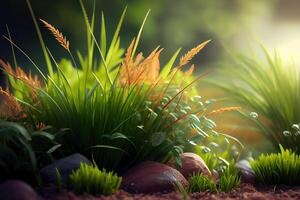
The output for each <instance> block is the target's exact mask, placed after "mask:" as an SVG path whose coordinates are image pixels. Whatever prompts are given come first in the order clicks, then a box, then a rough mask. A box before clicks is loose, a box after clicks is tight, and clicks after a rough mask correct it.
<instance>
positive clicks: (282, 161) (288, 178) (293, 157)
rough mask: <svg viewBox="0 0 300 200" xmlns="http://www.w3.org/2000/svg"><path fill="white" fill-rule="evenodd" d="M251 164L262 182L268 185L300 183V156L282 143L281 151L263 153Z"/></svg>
mask: <svg viewBox="0 0 300 200" xmlns="http://www.w3.org/2000/svg"><path fill="white" fill-rule="evenodd" d="M250 164H251V167H252V169H253V171H254V173H255V176H256V178H257V179H258V181H259V182H260V183H263V184H266V185H279V184H285V185H298V184H299V183H300V156H299V155H297V154H295V153H294V152H292V151H291V150H288V149H284V148H283V147H282V146H281V145H280V153H277V154H275V153H272V154H269V155H264V154H262V155H260V156H259V157H258V159H257V160H254V161H252V162H251V163H250Z"/></svg>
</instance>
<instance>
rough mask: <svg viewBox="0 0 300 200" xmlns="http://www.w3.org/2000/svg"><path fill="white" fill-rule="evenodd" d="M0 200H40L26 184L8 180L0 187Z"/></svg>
mask: <svg viewBox="0 0 300 200" xmlns="http://www.w3.org/2000/svg"><path fill="white" fill-rule="evenodd" d="M0 199H3V200H42V198H41V197H40V196H39V195H38V194H37V193H36V192H35V191H34V189H33V188H32V187H31V186H30V185H28V184H27V183H25V182H23V181H19V180H8V181H5V182H4V183H2V184H1V185H0Z"/></svg>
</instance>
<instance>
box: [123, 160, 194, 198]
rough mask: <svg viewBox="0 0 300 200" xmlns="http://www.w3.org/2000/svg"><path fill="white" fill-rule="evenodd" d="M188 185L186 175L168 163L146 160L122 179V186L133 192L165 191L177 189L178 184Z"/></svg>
mask: <svg viewBox="0 0 300 200" xmlns="http://www.w3.org/2000/svg"><path fill="white" fill-rule="evenodd" d="M178 183H181V184H182V186H183V187H186V186H187V184H188V182H187V180H186V179H185V178H184V176H183V175H182V174H181V173H180V172H179V171H177V170H176V169H173V168H172V167H169V166H167V165H164V164H161V163H158V162H153V161H145V162H142V163H140V164H139V165H137V166H136V167H134V168H132V169H131V170H129V171H128V172H127V173H126V174H125V175H124V176H123V180H122V186H121V187H122V188H123V189H124V190H126V191H128V192H131V193H145V194H151V193H158V192H160V193H164V192H170V191H175V190H176V189H177V188H176V184H178Z"/></svg>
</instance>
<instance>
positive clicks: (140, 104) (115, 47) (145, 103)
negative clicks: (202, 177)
mask: <svg viewBox="0 0 300 200" xmlns="http://www.w3.org/2000/svg"><path fill="white" fill-rule="evenodd" d="M79 3H80V6H81V8H82V13H83V18H84V20H85V25H86V32H87V34H86V36H87V42H86V44H87V52H86V54H83V53H78V56H77V57H75V56H74V55H73V51H75V50H74V49H73V48H72V45H71V42H69V41H68V40H67V38H66V37H65V36H64V35H63V34H62V32H60V30H58V29H57V28H55V27H54V26H53V25H51V24H50V23H48V22H46V21H45V20H40V23H41V24H42V25H43V26H45V28H47V29H48V30H49V31H50V33H51V34H52V35H54V37H55V39H56V40H57V42H58V43H59V45H60V46H61V47H62V48H64V49H65V50H66V54H67V55H68V57H67V58H65V59H63V60H62V61H61V62H58V61H57V59H56V58H55V57H54V56H53V54H52V53H51V50H50V49H48V48H46V46H45V45H44V42H43V38H42V36H41V35H40V34H39V39H40V41H41V44H42V49H43V50H45V51H43V52H44V54H45V55H44V56H45V60H46V63H47V67H48V72H49V74H45V73H43V72H42V70H41V68H40V67H39V66H38V65H37V64H36V63H35V62H34V61H33V60H32V59H31V58H30V57H29V56H28V54H26V53H25V52H24V51H23V50H22V49H21V48H20V47H19V46H18V45H17V44H15V43H14V42H13V41H12V39H11V38H10V36H8V37H5V38H6V39H7V40H8V41H9V42H10V43H11V44H12V47H13V49H17V50H18V51H20V52H21V53H23V54H24V56H25V57H27V58H28V60H29V61H30V62H31V64H32V66H33V67H34V69H35V70H36V71H37V72H38V76H32V75H31V74H26V73H25V72H24V71H23V70H22V69H21V68H19V67H17V66H14V67H15V68H14V67H13V66H11V65H10V64H9V63H5V62H3V61H2V62H1V66H2V68H3V70H4V71H5V72H6V73H7V75H8V77H9V81H10V85H11V89H12V91H13V95H14V97H15V98H16V100H17V102H18V103H19V104H20V105H21V107H22V112H23V113H25V116H26V123H27V124H30V125H31V126H32V127H35V126H36V124H41V123H42V124H46V125H51V126H53V127H54V128H56V129H58V130H59V129H63V130H64V129H65V128H68V130H69V131H66V132H65V134H63V135H60V137H59V138H58V140H57V141H58V142H59V145H60V146H57V151H56V152H57V155H59V156H64V155H69V154H71V153H74V152H78V153H82V154H84V155H86V156H87V157H88V158H90V159H93V160H95V162H96V163H97V165H98V166H99V167H101V168H105V169H107V170H114V171H115V172H117V173H123V172H124V171H126V170H127V169H128V168H130V167H132V166H133V165H135V164H137V163H139V162H141V161H144V160H155V161H161V162H163V161H166V160H168V159H169V158H170V157H171V156H173V157H175V160H176V164H178V165H180V158H179V155H180V154H181V153H182V152H183V149H184V147H185V146H186V145H187V144H193V145H197V144H200V143H201V142H202V141H203V139H204V138H206V137H208V136H209V135H211V134H213V133H215V132H214V131H213V129H214V128H215V126H216V124H215V123H214V122H213V121H212V120H210V119H209V118H207V117H206V114H207V113H208V112H207V111H208V107H209V104H210V102H209V101H207V102H205V103H203V102H202V101H201V97H199V96H190V95H189V91H190V89H191V87H192V86H193V84H195V83H196V82H197V81H198V80H200V79H202V78H203V77H204V76H205V74H202V75H200V76H198V77H194V78H193V76H191V75H192V73H193V70H194V66H193V65H192V66H191V67H190V68H189V70H187V71H186V72H183V71H182V69H183V68H184V67H185V66H186V65H187V64H188V63H189V61H190V60H191V59H192V58H193V57H194V56H195V55H196V54H198V53H199V52H200V51H201V50H202V49H203V48H204V47H205V46H206V45H207V43H208V42H209V41H206V42H203V43H201V44H199V45H198V46H196V47H195V48H193V49H192V50H190V51H188V52H187V53H186V54H185V55H183V56H182V57H181V58H180V59H179V62H178V64H175V63H176V62H175V61H176V58H177V56H178V53H179V51H176V52H175V53H174V55H173V56H172V57H171V58H170V60H169V62H168V63H166V64H165V65H164V67H163V69H162V70H161V69H160V68H161V66H160V60H159V56H160V53H161V52H162V49H160V48H157V49H155V50H154V51H153V52H152V53H150V54H149V56H147V57H145V58H144V57H143V54H142V53H137V54H136V51H137V46H138V43H139V39H140V36H141V33H142V29H143V26H144V24H145V21H146V18H147V16H148V14H149V12H148V13H147V14H146V17H145V19H144V21H143V23H142V25H141V29H140V31H139V33H138V35H137V36H136V38H134V39H133V41H132V43H131V44H130V45H129V47H128V48H127V50H126V53H125V54H124V52H125V51H124V49H122V48H121V47H120V36H119V33H120V30H121V26H122V22H123V20H124V17H125V13H126V8H125V10H124V12H123V13H122V15H121V17H120V20H119V23H118V25H117V27H116V31H115V33H114V34H113V37H112V40H111V41H110V42H108V41H107V34H106V28H105V27H106V24H105V17H104V15H102V17H101V22H102V23H101V31H100V39H98V40H97V39H96V37H95V35H96V34H95V32H94V29H95V13H96V12H95V11H93V12H92V14H91V17H89V15H88V12H87V11H86V9H85V7H84V4H83V2H82V0H79ZM29 6H30V4H29ZM30 8H31V7H30ZM30 10H31V9H30ZM31 12H32V10H31ZM32 15H33V16H34V14H33V12H32ZM33 20H34V22H35V24H37V20H36V19H35V18H33ZM37 32H38V33H39V32H40V31H39V27H37ZM48 59H49V60H50V62H47V60H48ZM15 63H17V62H15ZM188 78H189V79H188ZM190 79H191V81H188V82H185V81H184V80H190ZM223 136H224V135H223ZM59 156H57V157H59Z"/></svg>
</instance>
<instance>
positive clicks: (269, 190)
mask: <svg viewBox="0 0 300 200" xmlns="http://www.w3.org/2000/svg"><path fill="white" fill-rule="evenodd" d="M46 199H49V200H50V199H51V200H52V199H53V200H119V199H120V200H137V199H138V200H152V199H153V200H165V199H172V200H181V199H184V198H183V196H182V194H180V193H178V192H172V193H167V194H152V195H146V194H130V193H127V192H125V191H122V190H121V191H119V192H117V193H116V194H113V195H111V196H99V197H94V196H90V195H82V196H76V195H75V194H74V193H72V192H65V193H62V194H59V195H54V196H53V195H51V196H48V197H47V198H46ZM189 199H191V200H192V199H204V200H208V199H212V200H218V199H222V200H229V199H243V200H248V199H249V200H273V199H276V200H277V199H278V200H286V199H299V200H300V186H296V187H287V186H277V187H275V186H274V187H254V186H253V185H249V184H242V185H241V186H240V187H239V188H237V189H235V190H233V191H232V192H230V193H223V192H221V193H211V192H201V193H193V194H191V195H190V197H189Z"/></svg>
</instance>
